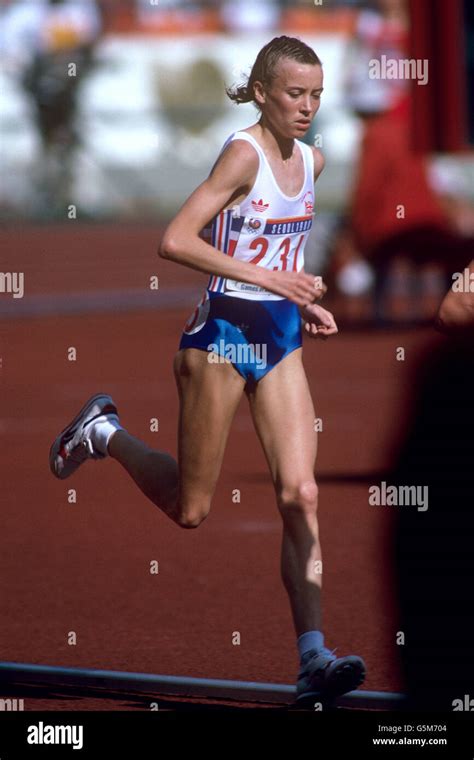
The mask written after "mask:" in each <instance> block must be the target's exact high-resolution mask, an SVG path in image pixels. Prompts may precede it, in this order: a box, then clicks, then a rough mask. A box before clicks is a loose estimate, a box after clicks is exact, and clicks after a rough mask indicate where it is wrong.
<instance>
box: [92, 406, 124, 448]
mask: <svg viewBox="0 0 474 760" xmlns="http://www.w3.org/2000/svg"><path fill="white" fill-rule="evenodd" d="M124 429H125V428H123V427H122V425H121V424H120V422H119V420H118V417H117V416H115V415H108V416H107V419H106V420H103V421H100V422H99V421H98V422H92V423H91V425H90V427H89V431H88V434H89V438H90V439H91V441H92V445H93V446H94V448H96V449H97V450H98V451H100V453H101V454H104V455H105V456H107V454H108V453H109V452H108V449H107V446H108V444H109V441H110V439H111V437H112V436H113V434H114V433H116V432H117V430H124Z"/></svg>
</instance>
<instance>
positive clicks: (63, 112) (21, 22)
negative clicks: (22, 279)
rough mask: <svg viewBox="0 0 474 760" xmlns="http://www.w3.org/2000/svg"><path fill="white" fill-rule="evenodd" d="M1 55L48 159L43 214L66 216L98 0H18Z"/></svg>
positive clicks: (42, 172)
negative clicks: (30, 113)
mask: <svg viewBox="0 0 474 760" xmlns="http://www.w3.org/2000/svg"><path fill="white" fill-rule="evenodd" d="M1 25H2V28H1V32H0V51H1V53H2V55H3V57H4V58H5V59H6V61H7V69H8V70H9V71H10V73H12V74H14V75H15V76H16V77H17V78H18V79H19V80H20V82H21V85H22V86H23V88H24V90H25V91H26V93H27V94H28V96H29V98H30V100H31V102H32V104H33V114H34V119H35V124H36V127H37V129H38V133H39V136H40V139H41V146H42V155H41V158H40V161H39V170H38V176H37V193H38V211H46V212H49V213H54V212H55V211H60V210H61V212H62V213H64V209H65V206H67V204H68V202H70V198H69V197H68V193H69V184H70V171H71V161H72V155H73V151H74V148H75V147H76V146H77V144H78V142H79V137H78V131H77V129H76V123H75V122H76V111H77V95H78V89H79V86H80V84H81V83H82V82H83V80H84V78H85V77H86V75H87V73H88V71H89V69H90V66H91V62H92V52H93V48H94V45H95V43H96V42H97V39H98V37H99V34H100V31H101V16H100V12H99V8H98V6H97V3H96V1H95V0H26V1H24V0H18V2H16V3H14V4H12V5H8V6H7V7H6V9H5V10H4V12H3V14H2V17H1Z"/></svg>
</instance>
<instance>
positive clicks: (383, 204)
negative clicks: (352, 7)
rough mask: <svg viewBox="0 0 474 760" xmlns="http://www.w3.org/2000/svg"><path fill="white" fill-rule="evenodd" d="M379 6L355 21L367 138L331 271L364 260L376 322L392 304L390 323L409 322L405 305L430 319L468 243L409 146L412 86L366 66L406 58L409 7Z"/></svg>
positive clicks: (360, 107)
mask: <svg viewBox="0 0 474 760" xmlns="http://www.w3.org/2000/svg"><path fill="white" fill-rule="evenodd" d="M377 6H378V10H377V11H376V10H371V11H363V12H362V13H361V14H360V16H359V20H358V23H357V29H356V34H355V39H354V42H353V45H352V56H351V59H350V63H349V67H348V72H349V73H348V77H347V84H346V90H347V97H348V101H349V103H350V105H351V108H352V109H353V111H354V112H355V113H356V115H357V116H358V117H360V118H361V119H362V120H363V125H364V134H363V139H362V144H361V152H360V157H359V162H358V166H357V170H356V176H355V182H354V186H353V191H352V196H351V201H350V210H349V223H348V225H347V226H346V228H345V230H344V232H343V234H342V235H341V239H340V241H339V242H338V243H337V244H336V246H335V255H334V261H333V268H334V270H335V272H336V273H337V275H338V276H340V270H341V269H345V268H347V267H348V268H349V271H350V269H351V268H353V267H354V266H360V260H361V259H368V260H369V261H370V262H371V264H372V265H373V266H374V267H375V270H376V285H375V288H376V293H375V295H376V311H377V315H378V317H379V318H382V319H383V317H384V316H385V310H386V307H387V303H388V301H389V298H390V297H392V316H393V315H396V313H397V310H398V313H399V315H400V316H403V317H404V318H407V317H408V318H410V317H411V316H416V314H412V313H411V312H410V311H409V309H408V308H407V307H409V306H410V305H411V307H412V308H415V309H423V308H424V309H425V310H426V311H428V312H430V311H431V314H433V309H434V308H435V307H436V303H439V298H440V297H441V295H442V293H443V292H444V291H445V289H446V287H447V283H448V282H450V281H451V274H452V272H454V271H459V266H460V265H461V263H462V262H465V261H466V259H467V260H469V259H470V258H471V257H472V253H471V255H469V253H468V252H469V251H470V250H471V251H472V245H473V240H472V238H469V237H463V236H462V234H460V230H459V226H457V225H456V224H455V223H453V221H452V218H450V216H449V215H448V214H447V213H446V208H445V207H443V205H442V203H441V201H440V198H439V197H438V196H437V193H436V192H434V190H433V187H432V186H431V185H430V181H429V176H428V171H427V165H426V162H425V158H424V157H423V156H420V155H419V154H416V153H415V152H414V151H413V149H412V147H411V111H410V106H411V97H410V86H412V85H413V83H411V82H408V81H407V79H404V78H389V77H387V76H383V75H380V76H378V77H374V78H372V77H371V76H369V71H370V65H371V62H373V61H382V56H385V60H393V61H395V62H398V61H399V60H400V59H406V58H409V57H410V56H409V52H408V32H409V18H408V9H407V2H406V0H378V2H377ZM414 86H417V85H414ZM425 86H427V85H425ZM468 234H469V233H468ZM414 266H415V267H416V268H417V270H416V276H415V275H414V274H413V273H414V271H415V270H413V267H414ZM345 274H346V275H347V273H345ZM369 284H370V279H369V278H368V279H367V285H369ZM423 291H425V292H424V294H423ZM423 295H424V296H425V299H424V300H423ZM394 304H395V305H394ZM397 304H398V305H397ZM419 316H424V317H426V316H428V314H426V313H424V314H423V313H422V314H419Z"/></svg>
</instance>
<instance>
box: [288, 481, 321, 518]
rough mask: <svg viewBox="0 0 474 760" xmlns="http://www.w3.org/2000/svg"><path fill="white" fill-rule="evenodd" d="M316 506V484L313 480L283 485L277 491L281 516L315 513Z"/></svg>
mask: <svg viewBox="0 0 474 760" xmlns="http://www.w3.org/2000/svg"><path fill="white" fill-rule="evenodd" d="M317 507H318V486H317V484H316V483H315V481H314V480H303V481H301V482H299V483H295V484H291V485H283V486H282V488H281V490H280V492H279V493H278V508H279V510H280V512H281V514H282V517H283V518H285V517H292V516H296V515H305V514H315V513H316V510H317Z"/></svg>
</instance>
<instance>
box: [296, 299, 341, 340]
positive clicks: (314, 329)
mask: <svg viewBox="0 0 474 760" xmlns="http://www.w3.org/2000/svg"><path fill="white" fill-rule="evenodd" d="M300 314H301V317H302V319H303V321H304V330H305V332H306V333H307V334H308V335H310V336H311V338H322V339H323V340H326V339H327V338H329V336H330V335H336V333H337V332H338V329H337V325H336V321H335V319H334V317H333V315H332V314H331V312H330V311H327V309H323V307H322V306H319V304H316V303H312V304H308V305H307V306H303V307H302V308H300Z"/></svg>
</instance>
